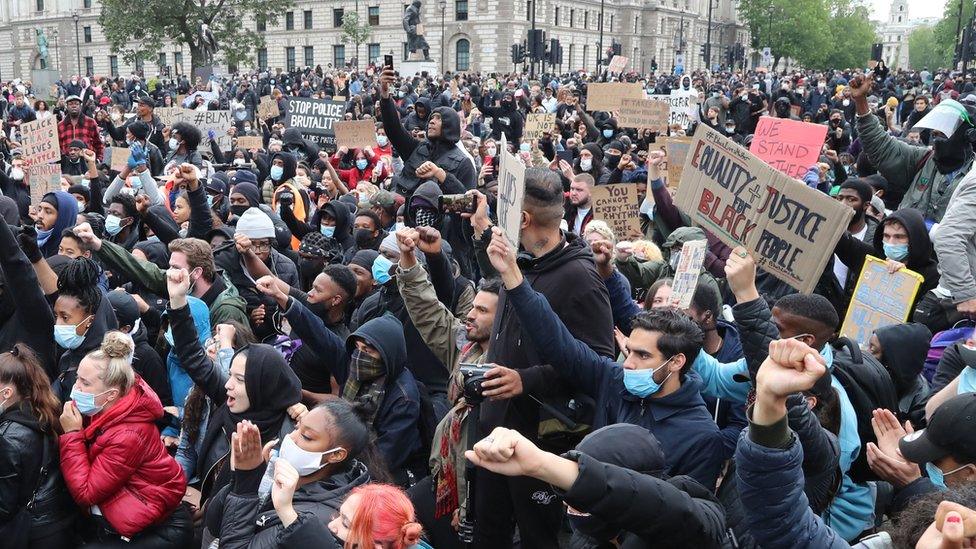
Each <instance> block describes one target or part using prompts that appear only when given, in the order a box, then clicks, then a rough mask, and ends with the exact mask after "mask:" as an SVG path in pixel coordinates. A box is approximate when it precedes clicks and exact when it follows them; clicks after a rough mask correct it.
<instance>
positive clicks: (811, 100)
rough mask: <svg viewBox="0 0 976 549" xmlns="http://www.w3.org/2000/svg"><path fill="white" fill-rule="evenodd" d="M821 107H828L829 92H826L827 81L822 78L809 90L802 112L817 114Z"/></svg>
mask: <svg viewBox="0 0 976 549" xmlns="http://www.w3.org/2000/svg"><path fill="white" fill-rule="evenodd" d="M821 105H828V106H829V105H830V92H829V91H828V90H827V81H826V80H824V79H823V78H820V79H818V80H817V83H816V85H815V86H814V87H812V88H811V89H810V93H809V94H808V95H807V99H806V104H805V109H804V110H805V111H806V112H817V111H819V110H820V106H821Z"/></svg>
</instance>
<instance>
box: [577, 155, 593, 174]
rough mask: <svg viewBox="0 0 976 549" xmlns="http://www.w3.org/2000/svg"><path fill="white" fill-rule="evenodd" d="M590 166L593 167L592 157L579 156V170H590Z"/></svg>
mask: <svg viewBox="0 0 976 549" xmlns="http://www.w3.org/2000/svg"><path fill="white" fill-rule="evenodd" d="M592 167H593V159H592V158H580V169H581V170H583V171H584V172H587V171H590V169H591V168H592Z"/></svg>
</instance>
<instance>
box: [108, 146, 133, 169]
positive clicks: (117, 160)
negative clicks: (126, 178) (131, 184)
mask: <svg viewBox="0 0 976 549" xmlns="http://www.w3.org/2000/svg"><path fill="white" fill-rule="evenodd" d="M130 156H132V151H130V150H129V148H128V147H109V148H108V149H106V152H105V157H106V158H108V160H109V162H108V166H109V168H110V169H111V170H112V171H115V172H121V171H122V170H123V169H124V168H125V167H126V166H127V165H128V164H129V157H130Z"/></svg>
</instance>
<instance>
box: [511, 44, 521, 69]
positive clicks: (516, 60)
mask: <svg viewBox="0 0 976 549" xmlns="http://www.w3.org/2000/svg"><path fill="white" fill-rule="evenodd" d="M519 63H521V60H519V45H518V44H512V64H513V65H518V64H519Z"/></svg>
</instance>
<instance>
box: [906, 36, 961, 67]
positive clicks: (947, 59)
mask: <svg viewBox="0 0 976 549" xmlns="http://www.w3.org/2000/svg"><path fill="white" fill-rule="evenodd" d="M908 63H909V64H910V65H911V66H912V68H913V69H916V70H919V69H922V68H925V67H929V68H930V69H934V68H936V67H948V66H949V65H950V64H951V63H952V58H951V56H949V55H947V54H946V51H945V50H944V49H943V48H942V47H941V46H940V44H939V43H938V41H936V38H935V28H934V27H919V28H917V29H915V30H914V31H912V33H911V34H909V35H908Z"/></svg>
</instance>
